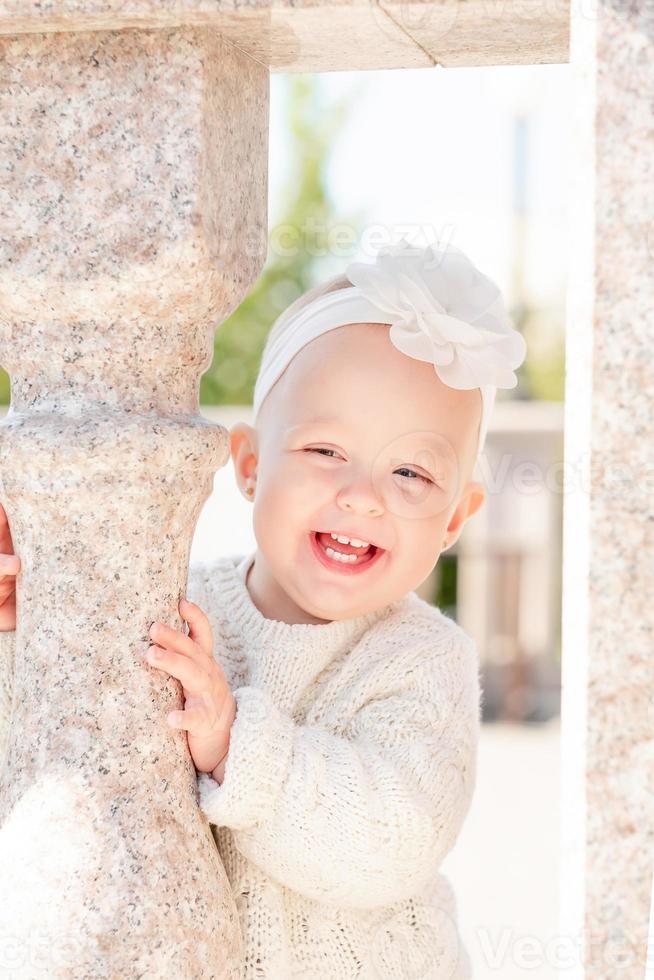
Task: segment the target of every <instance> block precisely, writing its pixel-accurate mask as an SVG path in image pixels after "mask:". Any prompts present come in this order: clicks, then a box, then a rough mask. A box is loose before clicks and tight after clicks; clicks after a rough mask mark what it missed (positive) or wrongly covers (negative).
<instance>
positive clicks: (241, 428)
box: [229, 422, 258, 490]
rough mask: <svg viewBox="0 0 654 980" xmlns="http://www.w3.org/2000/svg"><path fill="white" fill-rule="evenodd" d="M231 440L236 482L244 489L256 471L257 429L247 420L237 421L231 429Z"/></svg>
mask: <svg viewBox="0 0 654 980" xmlns="http://www.w3.org/2000/svg"><path fill="white" fill-rule="evenodd" d="M229 441H230V451H231V455H232V462H233V464H234V472H235V474H236V482H237V483H238V485H239V487H240V488H241V490H243V489H244V487H245V484H246V482H247V481H248V480H250V479H252V477H253V476H254V475H255V473H256V468H257V459H258V457H257V450H258V440H257V431H256V429H254V428H253V427H252V426H251V425H248V423H247V422H236V423H235V424H234V425H233V426H232V427H231V429H230V430H229Z"/></svg>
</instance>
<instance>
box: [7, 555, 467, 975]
mask: <svg viewBox="0 0 654 980" xmlns="http://www.w3.org/2000/svg"><path fill="white" fill-rule="evenodd" d="M253 559H254V553H251V554H249V555H246V556H240V555H233V556H229V557H227V558H225V557H223V558H219V559H214V560H211V561H208V562H202V563H199V564H194V565H191V568H190V571H189V580H188V589H187V596H188V598H189V599H191V600H192V601H193V602H196V603H197V604H198V605H199V606H200V607H201V608H202V609H203V610H204V611H205V612H206V614H207V616H208V617H209V620H210V622H211V625H212V629H213V634H214V652H215V656H216V657H217V658H218V659H219V661H220V663H221V665H222V667H223V670H224V671H225V674H226V677H227V680H228V681H229V684H230V686H231V688H232V690H233V692H234V695H235V698H236V701H237V713H236V718H235V720H234V723H233V726H232V731H231V738H230V750H229V755H228V757H227V763H226V767H225V776H224V780H223V783H222V785H218V783H216V782H215V781H214V780H213V779H212V777H211V776H210V775H208V774H206V773H198V788H199V801H200V806H201V808H202V810H203V811H204V813H205V814H206V815H207V817H208V819H209V821H210V823H211V825H212V832H213V835H214V839H215V841H216V844H217V846H218V849H219V851H220V854H221V856H222V859H223V862H224V864H225V868H226V870H227V874H228V876H229V880H230V882H231V885H232V888H233V892H234V896H235V900H236V904H237V907H238V910H239V915H240V921H241V927H242V930H243V938H244V945H245V963H244V969H243V977H244V978H245V980H255V978H256V980H262V978H265V980H295V978H301V980H354V978H357V980H409V978H411V980H468V978H470V977H471V976H472V972H471V965H470V959H469V956H468V953H467V950H466V948H465V946H464V945H463V943H462V941H461V937H460V935H459V931H458V926H457V906H456V899H455V895H454V892H453V889H452V887H451V885H450V882H449V881H448V879H447V878H446V877H445V876H444V875H443V874H442V872H440V871H439V866H440V864H441V862H442V860H443V858H444V857H445V855H446V854H447V853H448V852H449V851H450V849H451V848H452V846H453V845H454V843H455V841H456V838H457V835H458V833H459V830H460V828H461V825H462V823H463V821H464V819H465V817H466V815H467V812H468V810H469V806H470V802H471V798H472V794H473V790H474V785H475V772H476V760H477V742H478V737H479V726H480V719H481V710H480V706H481V686H480V679H479V662H478V654H477V651H476V647H475V645H474V643H473V641H472V639H471V638H470V637H469V636H468V635H467V634H466V633H465V632H464V631H463V630H462V629H461V627H459V626H458V625H457V624H456V623H455V622H454V621H453V620H451V619H450V618H448V617H447V616H445V615H444V614H443V613H442V612H441V611H440V610H438V609H437V608H436V607H434V606H432V605H430V604H429V603H427V602H425V601H424V600H422V599H420V598H419V597H418V596H417V595H416V593H415V592H409V593H408V594H406V595H405V596H403V597H402V598H400V599H397V600H395V601H394V602H392V603H390V604H388V605H387V606H384V607H383V608H381V609H378V610H375V611H373V612H371V613H367V614H365V615H363V616H359V617H355V618H353V619H346V620H334V621H333V622H329V623H324V624H315V625H314V624H288V623H284V622H281V621H279V620H273V619H267V618H266V617H265V616H263V615H262V614H261V613H260V612H259V610H258V609H257V607H256V606H255V605H254V603H253V602H252V599H251V597H250V595H249V592H248V590H247V588H246V585H245V576H246V573H247V571H248V569H249V567H250V565H251V563H252V561H253ZM13 636H14V634H13V633H5V634H0V658H2V659H1V661H0V671H1V672H0V764H2V760H3V759H4V753H5V747H4V743H5V741H6V727H7V724H8V714H9V710H10V698H11V661H12V654H13V649H12V646H13V643H12V641H13Z"/></svg>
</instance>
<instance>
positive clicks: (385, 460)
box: [231, 324, 484, 622]
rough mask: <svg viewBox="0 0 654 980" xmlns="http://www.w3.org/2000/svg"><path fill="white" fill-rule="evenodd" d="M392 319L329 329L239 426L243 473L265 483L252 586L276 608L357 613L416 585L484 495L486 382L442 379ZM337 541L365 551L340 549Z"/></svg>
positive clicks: (316, 614)
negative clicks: (477, 470) (480, 465)
mask: <svg viewBox="0 0 654 980" xmlns="http://www.w3.org/2000/svg"><path fill="white" fill-rule="evenodd" d="M388 331H389V326H388V325H387V324H349V325H346V326H343V327H339V328H337V329H335V330H331V331H328V332H327V333H326V334H322V335H321V336H320V337H318V338H317V339H316V340H314V341H312V342H311V343H309V344H307V345H306V346H305V347H304V348H303V349H302V350H301V351H300V352H299V353H298V354H297V355H296V356H295V357H294V358H293V360H292V361H291V363H290V364H289V365H288V367H287V369H286V371H285V372H284V374H283V375H282V377H281V378H280V379H279V380H278V381H277V383H276V384H275V385H274V386H273V388H272V389H271V391H270V392H269V393H268V396H267V397H266V399H265V401H264V404H263V406H262V409H261V411H260V413H259V421H258V426H257V428H256V429H255V428H253V427H251V426H248V425H245V424H244V423H239V424H237V425H236V426H234V428H233V429H232V434H231V438H232V457H233V460H234V465H235V470H236V475H237V480H238V482H239V485H240V486H241V488H244V487H245V485H246V481H248V480H249V481H250V482H253V483H254V497H253V498H252V499H253V501H254V514H253V522H254V533H255V537H256V541H257V552H256V557H255V563H254V567H253V568H252V570H251V573H250V576H249V580H248V587H249V588H250V591H251V592H252V595H253V598H254V599H255V601H256V602H257V605H259V607H260V609H261V610H262V611H263V612H264V614H265V615H267V616H268V617H269V618H276V619H282V620H284V621H286V622H320V621H323V620H327V621H331V620H334V619H344V618H348V617H351V616H357V615H360V614H363V613H365V612H369V611H371V610H373V609H376V608H379V607H380V606H382V605H385V604H386V603H388V602H390V601H391V600H393V599H396V598H398V597H400V596H402V595H404V594H405V593H406V592H408V591H409V590H411V589H414V588H416V587H417V586H419V585H420V584H421V583H422V582H423V581H424V579H425V578H426V577H427V576H428V575H429V573H430V572H431V571H432V569H433V568H434V565H435V564H436V562H437V561H438V557H439V555H440V552H441V550H442V548H443V547H446V546H448V545H450V544H452V543H453V541H455V540H456V538H457V537H458V535H459V533H460V531H461V529H462V527H463V525H464V523H465V521H466V520H467V519H468V518H469V517H470V516H472V514H473V513H475V511H476V510H478V508H479V507H480V506H481V504H482V503H483V500H484V490H483V487H482V486H481V485H480V484H478V483H471V482H469V481H468V478H469V475H470V473H471V471H472V468H473V466H474V461H475V452H476V447H477V437H478V429H479V421H480V417H481V396H480V392H479V390H478V389H474V390H469V391H461V390H457V389H453V388H450V387H448V386H447V385H445V384H443V383H442V382H441V381H440V379H439V378H438V376H437V375H436V373H435V371H434V366H433V365H432V364H431V363H427V362H424V361H417V360H415V359H413V358H409V357H407V356H406V355H405V354H403V353H402V352H401V351H398V350H397V348H395V347H394V346H393V344H392V343H391V342H390V339H389V337H388ZM316 532H326V533H323V534H319V535H317V534H316ZM330 532H334V533H337V534H339V535H345V536H347V537H349V538H354V539H356V540H358V541H362V542H367V543H370V544H371V545H374V546H375V547H376V550H372V549H368V550H367V549H365V548H364V547H362V546H359V547H353V546H352V545H349V546H348V545H344V544H342V543H339V542H337V541H335V540H333V539H332V538H331V537H330ZM325 546H327V547H333V548H334V549H335V550H339V551H341V552H343V553H348V554H356V555H358V556H359V557H357V560H356V563H352V562H351V560H349V561H347V562H345V561H343V560H338V559H335V558H333V557H330V555H329V554H328V553H327V552H326V551H325Z"/></svg>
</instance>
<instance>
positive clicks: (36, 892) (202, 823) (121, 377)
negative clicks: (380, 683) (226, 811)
mask: <svg viewBox="0 0 654 980" xmlns="http://www.w3.org/2000/svg"><path fill="white" fill-rule="evenodd" d="M268 84H269V82H268V70H267V68H266V67H265V66H263V65H261V64H259V63H258V62H256V61H254V60H252V59H251V58H249V57H247V56H246V55H244V54H243V53H242V52H241V51H239V50H238V49H237V48H235V47H234V46H233V45H231V44H229V43H227V42H224V41H223V40H222V39H221V37H220V36H219V35H218V34H217V32H216V31H215V29H213V28H210V27H185V28H179V29H163V30H156V31H148V30H122V31H106V32H94V33H92V32H77V33H54V34H22V35H16V36H11V37H3V38H0V144H1V145H2V147H3V149H2V157H3V160H2V165H3V178H2V181H1V182H0V222H1V232H2V234H1V236H0V240H1V242H2V251H1V252H0V361H1V362H2V364H3V365H4V366H5V367H6V369H7V370H8V371H9V373H10V375H11V379H12V403H11V408H10V411H9V413H8V415H7V416H6V418H5V420H4V422H3V423H2V424H1V425H0V479H1V486H0V493H1V499H2V503H3V505H4V506H5V509H6V510H7V514H8V516H9V523H10V527H11V531H12V535H13V541H14V546H15V549H16V552H17V553H18V554H19V555H20V557H21V560H22V569H21V574H20V576H19V577H18V584H17V588H18V594H17V601H18V608H19V621H18V629H17V633H16V647H15V694H14V702H13V716H12V722H11V729H10V735H9V742H8V747H7V758H6V760H4V761H5V763H6V764H5V766H4V768H2V762H3V760H0V769H2V774H1V782H0V827H1V829H0V868H2V875H1V878H2V885H1V888H2V900H1V901H0V944H1V948H2V955H3V964H2V968H3V969H10V970H13V971H14V972H11V975H12V977H14V978H20V980H23V978H32V977H48V978H63V977H65V978H71V977H79V978H82V977H84V978H85V980H87V978H93V977H121V978H130V977H144V976H148V977H174V978H175V980H181V978H188V980H191V978H192V980H199V978H206V980H209V978H230V980H231V978H236V977H239V976H240V957H241V952H242V945H241V943H242V939H241V933H240V926H239V923H238V915H237V912H236V908H235V905H234V902H233V899H232V896H231V893H230V890H229V884H228V881H227V877H226V873H225V871H224V868H223V866H222V863H221V862H220V859H219V855H218V852H217V850H216V848H215V844H214V842H213V838H212V836H211V832H210V828H209V824H208V821H207V820H206V818H205V817H204V815H203V814H202V812H201V810H200V809H199V808H198V806H197V794H196V777H195V768H194V766H193V763H192V760H191V759H190V756H189V754H188V747H187V744H186V734H185V733H184V732H182V731H176V730H173V729H170V728H169V727H168V726H167V725H166V723H165V717H166V715H167V713H168V712H169V711H170V710H171V709H173V708H177V707H182V695H181V686H180V684H179V683H178V682H177V681H176V680H174V679H173V678H171V677H169V676H168V675H165V674H164V673H163V672H161V671H156V670H154V669H153V668H150V667H149V666H147V665H145V664H144V661H143V659H142V658H143V655H144V653H145V651H146V649H147V647H148V645H149V642H150V641H149V637H148V630H149V627H150V625H151V623H152V622H153V621H154V620H155V619H157V620H162V621H163V622H167V623H168V624H169V625H171V626H174V627H175V628H178V629H179V628H181V627H182V622H181V619H180V616H179V613H178V608H177V605H178V602H179V599H180V598H181V597H182V596H183V595H184V594H185V592H186V582H187V571H188V559H189V552H190V545H191V539H192V535H193V531H194V528H195V523H196V519H197V516H198V513H199V511H200V509H201V507H202V505H203V503H204V501H205V500H206V499H207V497H208V496H209V494H210V492H211V489H212V482H213V475H214V473H215V471H216V469H217V468H219V467H220V466H223V465H224V464H225V463H226V462H227V461H228V459H229V434H228V432H227V430H226V429H224V428H223V427H221V426H217V425H211V424H209V423H208V422H206V421H205V420H204V419H203V418H202V416H201V415H199V411H198V410H199V402H198V393H199V383H200V376H201V374H202V373H203V372H204V371H205V370H206V369H207V367H208V365H209V364H210V362H211V358H212V350H213V334H214V330H215V328H216V326H217V324H218V323H219V322H220V321H221V320H223V319H224V318H225V317H226V316H227V315H228V313H229V312H230V311H231V310H232V309H233V308H234V307H235V306H236V305H237V304H238V303H239V302H240V301H241V299H242V298H243V296H244V295H245V293H246V292H247V289H248V288H249V287H250V285H251V284H252V283H253V282H254V280H255V279H256V277H257V276H258V274H259V272H260V270H261V267H262V264H263V261H264V259H265V253H266V239H267V219H266V204H267V174H266V170H267V125H268ZM0 972H1V971H0ZM3 975H5V974H3ZM6 975H9V974H6Z"/></svg>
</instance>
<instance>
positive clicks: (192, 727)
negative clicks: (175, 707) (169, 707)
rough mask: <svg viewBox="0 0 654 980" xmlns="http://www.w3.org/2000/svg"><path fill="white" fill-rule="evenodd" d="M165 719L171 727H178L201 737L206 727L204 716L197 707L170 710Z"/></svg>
mask: <svg viewBox="0 0 654 980" xmlns="http://www.w3.org/2000/svg"><path fill="white" fill-rule="evenodd" d="M166 721H167V723H168V724H169V725H170V727H171V728H179V729H180V730H181V731H185V732H190V733H191V735H198V736H200V737H202V735H203V734H204V730H205V728H206V720H205V717H204V715H203V713H202V711H201V710H200V709H198V708H186V709H185V710H183V711H171V712H170V714H168V715H167V716H166Z"/></svg>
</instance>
